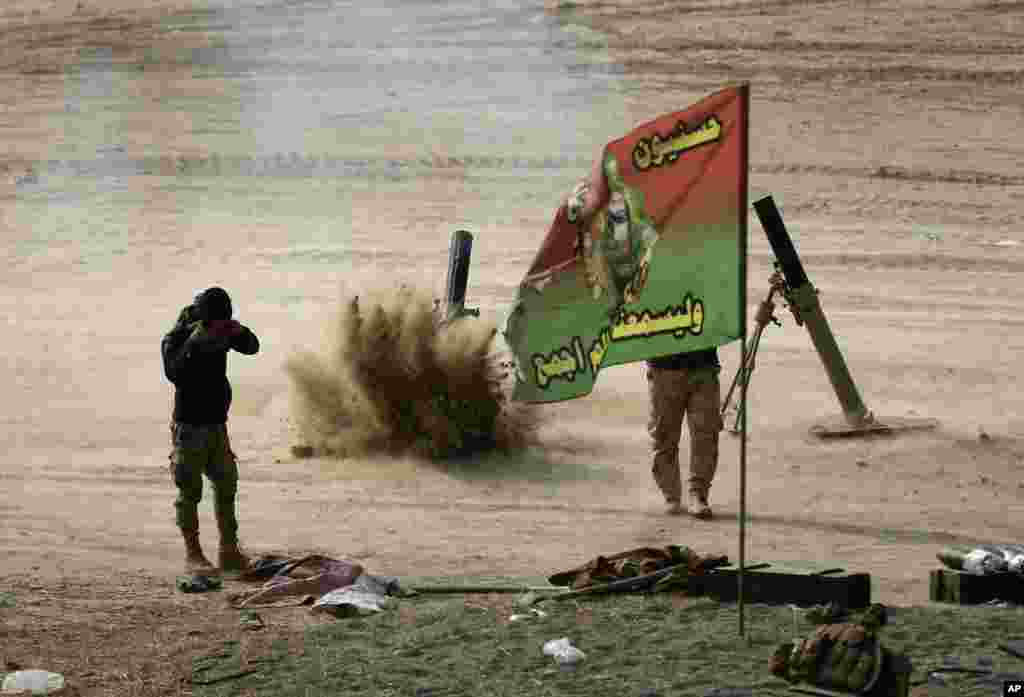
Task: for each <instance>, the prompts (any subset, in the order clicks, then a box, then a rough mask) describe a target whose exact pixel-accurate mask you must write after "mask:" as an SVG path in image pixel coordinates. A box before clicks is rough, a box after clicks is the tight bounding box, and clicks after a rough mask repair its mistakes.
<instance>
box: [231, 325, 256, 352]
mask: <svg viewBox="0 0 1024 697" xmlns="http://www.w3.org/2000/svg"><path fill="white" fill-rule="evenodd" d="M230 346H231V348H233V349H234V350H236V351H238V352H239V353H244V354H245V355H247V356H251V355H253V354H254V353H258V352H259V350H260V340H259V339H257V338H256V335H255V334H253V332H252V330H251V329H249V328H248V327H242V333H241V334H239V335H238V336H235V337H232V338H231V344H230Z"/></svg>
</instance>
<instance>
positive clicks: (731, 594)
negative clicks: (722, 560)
mask: <svg viewBox="0 0 1024 697" xmlns="http://www.w3.org/2000/svg"><path fill="white" fill-rule="evenodd" d="M822 571H827V570H826V569H821V570H820V571H816V570H814V569H813V568H810V569H798V568H793V567H792V566H782V565H776V564H771V565H769V566H768V567H767V568H761V569H756V570H746V571H745V573H744V575H743V597H744V600H745V601H746V602H754V603H769V604H786V603H794V604H798V605H825V604H827V603H830V602H836V603H839V604H840V605H842V606H843V607H846V608H851V609H860V608H865V607H867V606H869V605H870V604H871V576H870V574H848V573H846V572H845V570H842V569H840V570H837V571H835V572H833V573H821V572H822ZM738 575H739V569H738V568H736V567H724V568H720V569H715V570H714V571H712V572H710V573H707V574H705V575H704V576H702V577H700V581H699V582H698V583H697V586H698V588H699V592H700V593H701V594H703V595H709V596H712V597H715V598H717V599H719V600H722V601H725V602H733V601H735V600H737V599H738V597H739V592H738V588H737V576H738Z"/></svg>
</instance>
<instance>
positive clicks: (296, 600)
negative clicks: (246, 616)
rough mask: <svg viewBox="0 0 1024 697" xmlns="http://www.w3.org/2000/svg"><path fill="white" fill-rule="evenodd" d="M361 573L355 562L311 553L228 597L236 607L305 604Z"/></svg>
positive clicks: (350, 583) (350, 582)
mask: <svg viewBox="0 0 1024 697" xmlns="http://www.w3.org/2000/svg"><path fill="white" fill-rule="evenodd" d="M362 573H363V567H362V566H361V565H360V564H357V563H355V562H350V561H345V560H340V559H331V558H330V557H325V556H322V555H319V554H311V555H309V556H306V557H301V558H299V559H293V560H290V561H289V562H288V563H287V564H285V565H284V567H283V568H281V570H280V571H278V572H277V573H276V574H275V575H274V576H273V577H272V578H271V579H270V580H269V581H267V582H266V583H265V584H263V586H261V587H259V588H256V589H254V590H251V591H244V592H242V593H237V594H234V595H232V596H231V600H232V602H233V603H235V607H238V608H242V607H245V606H247V605H264V606H266V605H280V604H288V605H305V604H306V603H307V602H309V599H310V598H318V597H320V596H322V595H324V594H325V593H329V592H330V591H333V590H336V589H338V588H344V587H345V586H350V585H352V584H353V583H354V582H355V580H356V579H357V578H358V577H359V576H360V575H361V574H362ZM293 574H294V575H295V576H294V577H293Z"/></svg>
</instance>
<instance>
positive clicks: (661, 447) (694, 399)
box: [647, 348, 723, 519]
mask: <svg viewBox="0 0 1024 697" xmlns="http://www.w3.org/2000/svg"><path fill="white" fill-rule="evenodd" d="M721 369H722V368H721V364H720V363H719V361H718V351H717V350H716V349H714V348H711V349H707V350H706V351H694V352H692V353H679V354H675V355H671V356H664V357H661V358H655V359H651V360H649V361H647V384H648V388H649V390H650V395H651V417H650V422H649V424H648V432H649V433H650V436H651V440H652V446H653V450H654V466H653V467H652V472H653V473H654V481H655V482H656V483H657V484H658V487H659V488H660V489H661V492H662V494H664V496H665V501H666V504H667V511H668V513H669V514H672V515H678V514H680V513H683V512H685V511H686V510H689V512H690V514H691V515H693V516H695V517H697V518H701V519H707V518H710V517H711V508H710V506H709V505H708V490H709V489H710V488H711V480H712V479H714V476H715V470H716V469H717V468H718V434H719V433H720V432H721V431H722V427H723V422H722V416H721V413H720V406H721V393H720V390H721V388H720V386H719V382H718V374H719V372H721ZM684 416H685V417H686V421H687V424H688V426H689V430H690V477H689V480H688V482H687V484H688V488H689V497H688V500H687V507H686V508H685V509H684V508H683V505H682V494H683V487H682V481H681V477H680V472H679V440H680V437H681V436H682V430H683V417H684Z"/></svg>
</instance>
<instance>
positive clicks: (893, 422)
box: [810, 416, 939, 438]
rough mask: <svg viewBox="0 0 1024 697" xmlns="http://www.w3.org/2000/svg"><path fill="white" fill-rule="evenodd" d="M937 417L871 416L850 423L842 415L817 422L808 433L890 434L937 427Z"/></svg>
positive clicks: (831, 435) (838, 435)
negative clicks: (865, 419) (861, 421)
mask: <svg viewBox="0 0 1024 697" xmlns="http://www.w3.org/2000/svg"><path fill="white" fill-rule="evenodd" d="M938 426H939V422H938V420H937V419H910V418H902V417H898V416H886V417H878V416H876V417H873V418H872V419H870V420H868V421H865V422H864V423H861V424H856V425H854V424H851V423H850V422H849V421H847V420H846V419H845V418H843V417H841V416H840V417H836V418H834V419H829V420H826V421H822V422H819V423H817V424H815V425H814V426H812V427H811V429H810V433H811V435H813V436H817V437H818V438H856V437H858V436H870V435H892V434H897V433H906V432H908V431H932V430H934V429H936V428H938Z"/></svg>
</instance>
